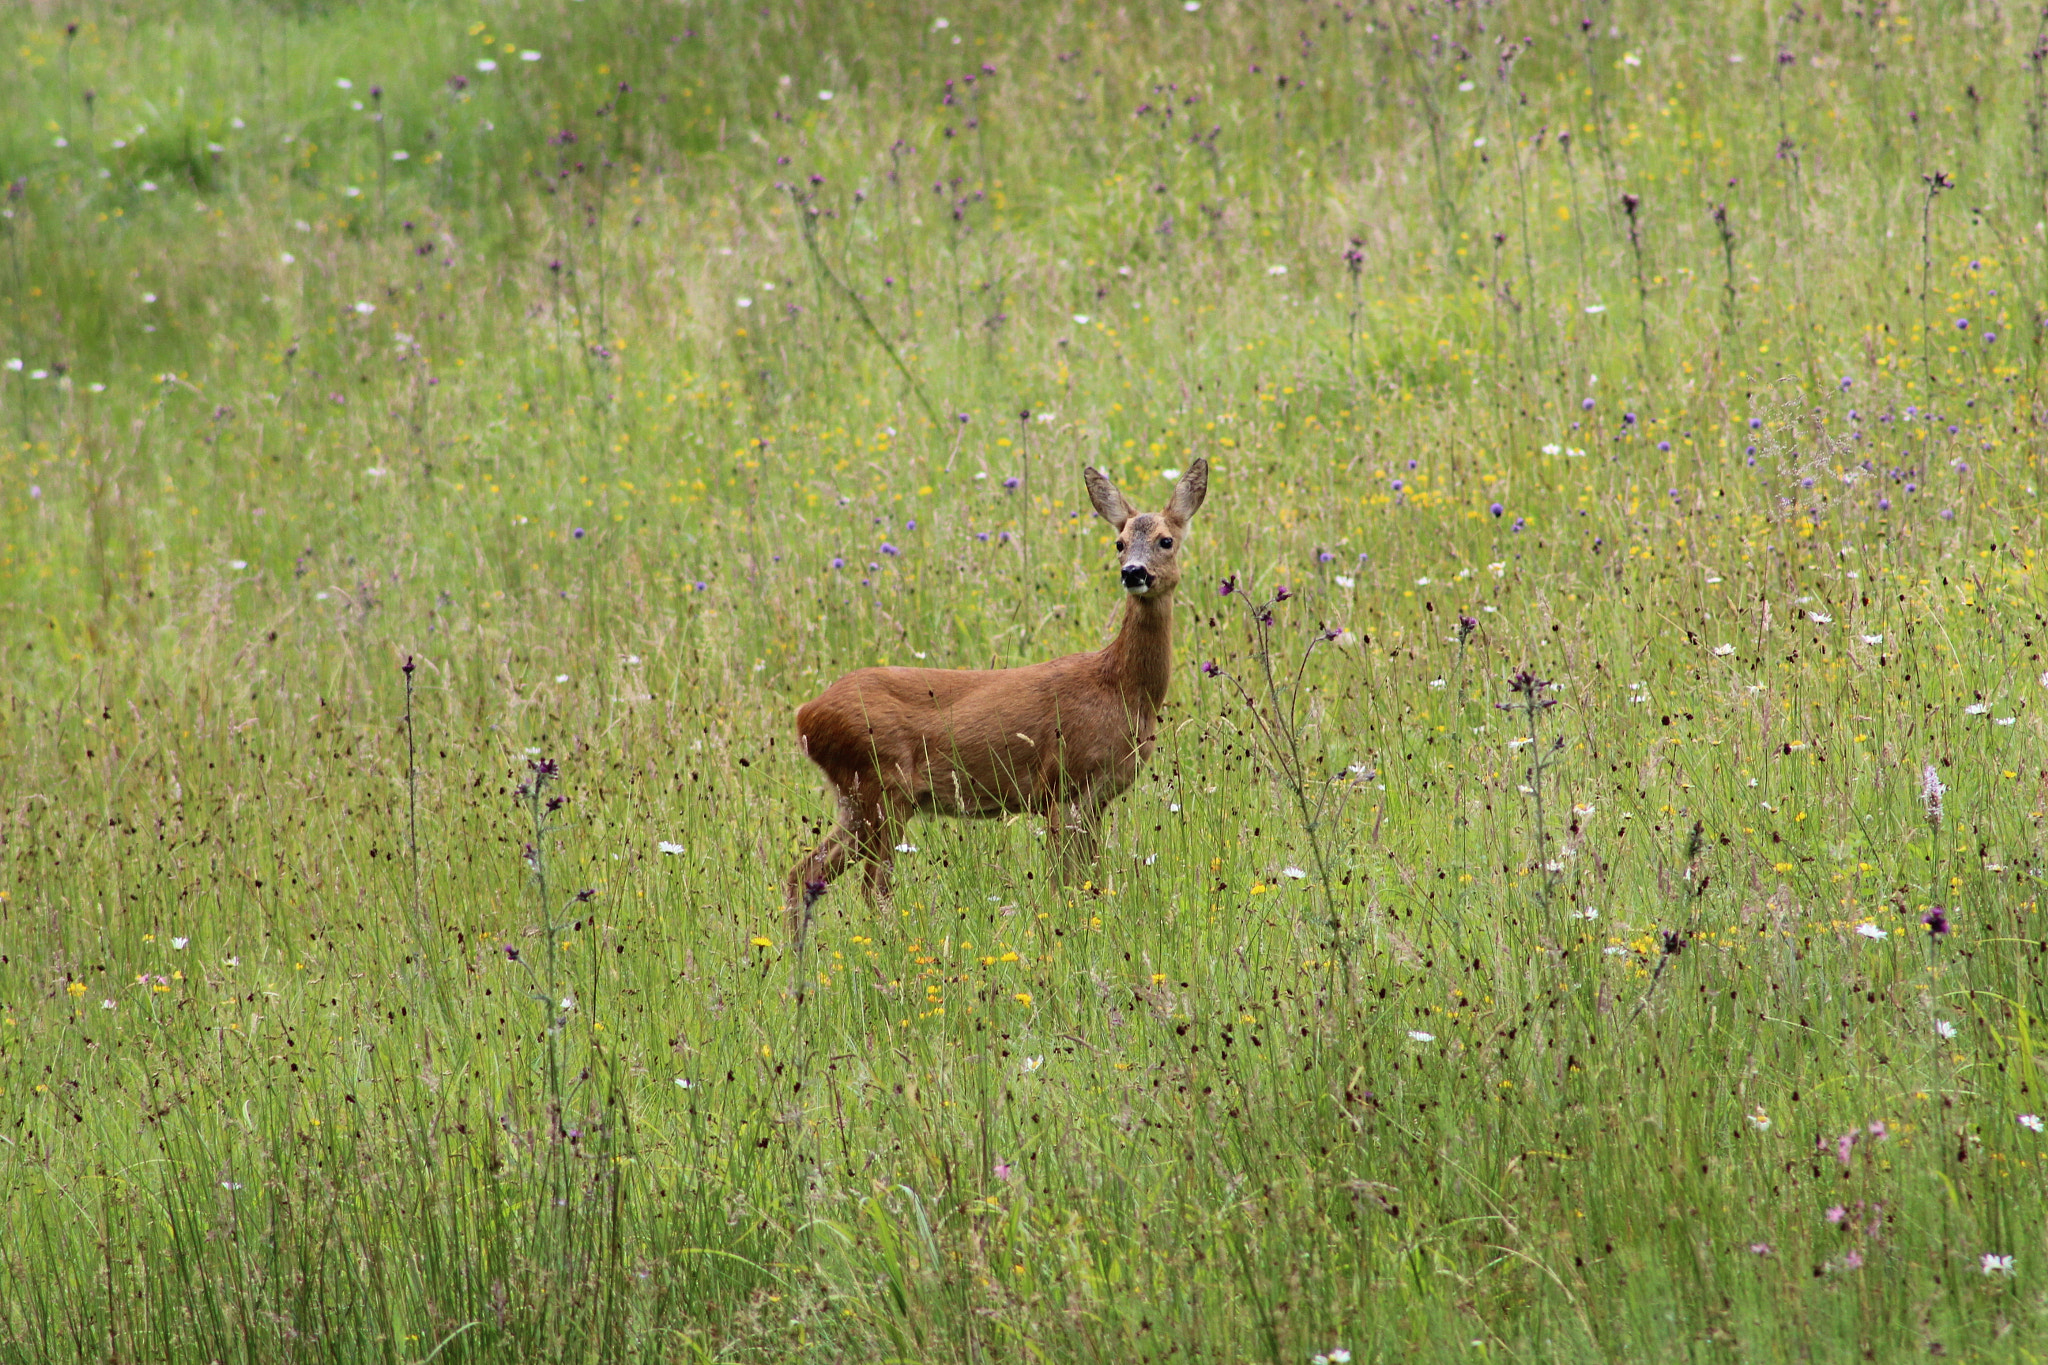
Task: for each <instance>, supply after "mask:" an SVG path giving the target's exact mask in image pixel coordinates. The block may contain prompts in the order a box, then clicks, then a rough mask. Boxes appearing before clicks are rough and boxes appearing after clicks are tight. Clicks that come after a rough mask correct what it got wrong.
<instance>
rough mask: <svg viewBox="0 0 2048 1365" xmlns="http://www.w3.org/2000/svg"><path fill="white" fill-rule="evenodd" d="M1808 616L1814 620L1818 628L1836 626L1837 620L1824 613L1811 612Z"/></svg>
mask: <svg viewBox="0 0 2048 1365" xmlns="http://www.w3.org/2000/svg"><path fill="white" fill-rule="evenodd" d="M1806 614H1807V616H1809V617H1810V618H1812V620H1813V623H1814V624H1815V625H1817V626H1826V625H1832V624H1834V620H1835V618H1834V617H1832V616H1830V615H1828V614H1827V613H1826V612H1824V611H1810V612H1808V613H1806Z"/></svg>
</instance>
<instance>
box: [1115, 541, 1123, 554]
mask: <svg viewBox="0 0 2048 1365" xmlns="http://www.w3.org/2000/svg"><path fill="white" fill-rule="evenodd" d="M1116 552H1117V553H1118V554H1122V553H1123V552H1124V543H1123V542H1122V541H1121V540H1119V541H1118V542H1117V543H1116Z"/></svg>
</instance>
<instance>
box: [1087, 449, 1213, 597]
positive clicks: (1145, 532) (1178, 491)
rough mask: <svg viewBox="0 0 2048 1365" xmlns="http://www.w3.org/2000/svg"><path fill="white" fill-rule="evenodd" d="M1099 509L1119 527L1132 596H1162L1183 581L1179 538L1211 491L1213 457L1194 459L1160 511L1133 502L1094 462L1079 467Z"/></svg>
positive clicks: (1119, 543) (1126, 588) (1126, 584)
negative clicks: (1146, 509) (1164, 507)
mask: <svg viewBox="0 0 2048 1365" xmlns="http://www.w3.org/2000/svg"><path fill="white" fill-rule="evenodd" d="M1081 478H1082V481H1083V482H1084V483H1086V484H1087V485H1088V500H1089V501H1090V502H1092V503H1094V504H1095V511H1096V514H1097V515H1099V516H1100V517H1101V518H1102V519H1103V520H1104V521H1106V522H1108V523H1109V524H1110V525H1111V526H1114V527H1115V528H1116V550H1117V555H1118V556H1119V558H1118V563H1119V564H1120V565H1121V567H1122V570H1123V583H1124V591H1125V592H1127V593H1129V594H1130V595H1131V596H1133V597H1151V598H1163V597H1165V596H1167V595H1168V594H1170V593H1171V592H1172V591H1173V590H1174V588H1175V587H1177V586H1178V585H1179V583H1180V541H1181V537H1182V536H1183V535H1184V534H1186V532H1187V529H1188V521H1189V519H1190V518H1192V517H1193V516H1194V515H1195V512H1196V509H1198V508H1200V507H1201V505H1202V499H1203V498H1205V497H1207V496H1208V495H1209V462H1208V461H1207V460H1196V461H1195V462H1194V463H1193V464H1192V465H1190V466H1188V472H1187V473H1185V474H1183V475H1181V478H1180V482H1179V483H1177V484H1175V485H1174V486H1173V496H1172V497H1171V498H1170V499H1168V500H1167V504H1166V510H1164V511H1162V512H1157V513H1154V512H1140V511H1138V510H1137V509H1136V508H1134V507H1132V506H1131V502H1130V499H1129V498H1126V497H1125V496H1124V495H1123V494H1122V493H1121V492H1120V491H1118V489H1117V486H1116V485H1115V484H1113V483H1111V482H1110V481H1109V476H1108V475H1106V474H1104V473H1103V472H1102V471H1101V470H1099V469H1096V468H1095V467H1093V466H1092V465H1091V466H1090V467H1088V468H1087V469H1084V470H1083V471H1082V472H1081Z"/></svg>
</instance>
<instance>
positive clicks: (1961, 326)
mask: <svg viewBox="0 0 2048 1365" xmlns="http://www.w3.org/2000/svg"><path fill="white" fill-rule="evenodd" d="M1956 328H1957V330H1959V331H1964V332H1967V331H1969V330H1970V320H1969V319H1968V318H1957V319H1956Z"/></svg>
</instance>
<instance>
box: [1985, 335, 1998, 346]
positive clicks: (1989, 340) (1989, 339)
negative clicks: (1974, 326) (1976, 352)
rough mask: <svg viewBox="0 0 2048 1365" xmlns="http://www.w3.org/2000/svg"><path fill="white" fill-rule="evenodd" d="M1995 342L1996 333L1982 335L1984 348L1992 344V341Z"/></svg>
mask: <svg viewBox="0 0 2048 1365" xmlns="http://www.w3.org/2000/svg"><path fill="white" fill-rule="evenodd" d="M1996 340H1998V333H1996V332H1986V333H1985V334H1984V344H1985V345H1986V346H1989V345H1990V344H1991V343H1992V342H1994V341H1996Z"/></svg>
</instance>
